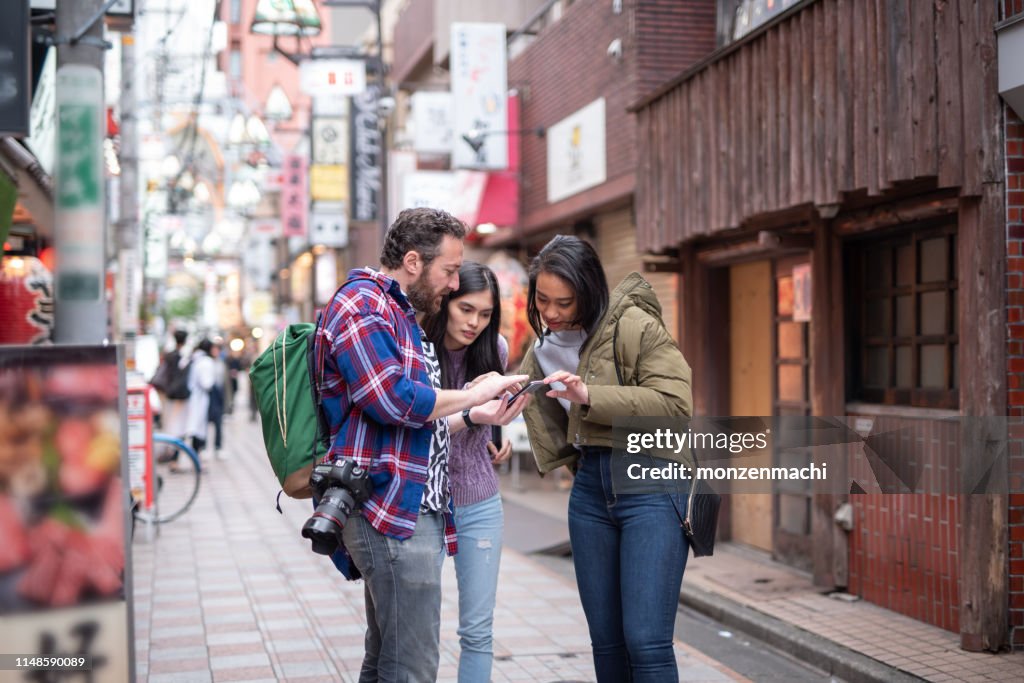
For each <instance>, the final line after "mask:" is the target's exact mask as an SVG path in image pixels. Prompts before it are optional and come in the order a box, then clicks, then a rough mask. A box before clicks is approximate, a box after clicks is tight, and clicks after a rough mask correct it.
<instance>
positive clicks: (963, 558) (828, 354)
mask: <svg viewBox="0 0 1024 683" xmlns="http://www.w3.org/2000/svg"><path fill="white" fill-rule="evenodd" d="M1004 11H1005V10H1004V9H1003V2H1002V0H998V1H997V0H934V1H933V0H926V1H920V0H805V1H804V2H801V3H798V4H797V5H795V6H794V7H792V8H790V9H789V10H787V11H786V12H784V13H783V14H781V15H779V16H778V17H776V18H775V19H774V20H773V21H771V22H770V23H768V24H765V25H764V26H762V27H760V28H758V29H757V30H755V31H753V32H751V33H749V34H747V35H746V36H744V37H743V38H741V39H739V40H737V41H735V42H734V43H732V44H730V45H727V46H725V47H723V48H720V49H718V50H717V51H715V52H714V53H712V54H710V55H708V56H707V58H706V59H704V60H703V61H702V62H700V63H698V64H697V65H696V66H694V67H693V68H690V69H688V70H687V71H685V72H683V73H681V74H680V75H679V76H678V77H676V78H675V79H673V80H672V81H669V82H667V83H666V84H665V85H663V86H661V87H659V88H658V89H656V90H655V91H653V92H652V93H651V94H650V95H648V96H646V97H644V98H643V99H641V100H639V101H638V102H637V103H636V104H635V105H634V106H633V107H632V109H633V110H634V111H635V112H636V113H637V122H638V131H639V133H638V154H637V156H638V165H637V172H636V189H635V202H636V204H635V206H636V226H637V241H638V249H639V250H640V251H646V252H648V253H651V254H660V255H668V256H670V257H673V258H674V260H675V262H676V263H678V271H679V272H680V273H681V278H680V280H681V285H680V287H681V294H680V302H681V303H680V320H681V326H680V339H681V340H682V345H683V347H684V352H685V354H686V356H687V358H688V360H689V361H690V363H691V365H692V366H693V368H694V369H695V373H694V389H695V407H696V411H697V413H698V414H702V415H728V414H734V415H738V414H747V415H769V414H771V415H794V414H796V415H800V414H804V415H824V416H842V415H849V416H858V417H860V418H861V419H862V420H865V421H866V423H867V424H869V425H873V429H874V430H875V431H878V430H884V429H888V428H892V427H898V426H899V425H900V424H901V421H906V420H914V419H919V418H921V417H936V418H941V417H945V416H979V415H986V416H989V415H992V416H1003V415H1007V414H1008V412H1007V398H1008V376H1007V370H1008V367H1007V355H1008V348H1009V349H1010V350H1011V352H1012V350H1013V347H1012V346H1011V347H1008V338H1009V337H1008V324H1007V315H1008V313H1007V311H1008V308H1007V294H1006V293H1007V264H1008V261H1007V254H1008V250H1009V251H1010V252H1012V251H1014V250H1015V249H1016V250H1017V253H1018V255H1019V252H1020V247H1021V245H1020V244H1019V242H1018V243H1017V244H1016V246H1014V245H1013V244H1012V242H1013V240H1008V232H1007V219H1008V213H1007V192H1008V190H1007V163H1006V162H1007V157H1008V150H1011V149H1012V148H1011V147H1010V146H1009V145H1010V142H1009V138H1008V131H1010V130H1012V131H1014V132H1019V131H1018V129H1016V128H1009V127H1008V126H1012V125H1016V124H1015V123H1006V121H1007V120H1008V119H1007V114H1005V113H1004V106H1003V104H1002V102H1001V101H1000V99H999V96H998V91H997V86H996V68H997V58H996V49H995V32H994V26H995V24H996V22H997V21H999V20H1000V19H1001V18H1003V17H1002V14H1003V13H1004ZM1011 117H1012V115H1011ZM1017 151H1018V153H1019V150H1017ZM1009 156H1012V154H1010V155H1009ZM1012 182H1013V183H1015V185H1014V187H1018V186H1017V185H1016V183H1017V182H1018V181H1017V180H1014V181H1012ZM1022 204H1024V202H1022ZM1018 219H1019V214H1018ZM1022 230H1024V229H1022ZM1022 236H1024V235H1022ZM1008 245H1009V246H1008ZM1016 260H1018V261H1019V260H1020V259H1019V258H1018V259H1016ZM663 262H664V261H662V263H663ZM1011 266H1012V262H1011ZM808 274H809V278H808ZM808 282H809V283H810V302H811V304H812V305H811V307H810V310H811V314H810V316H809V320H808V319H807V318H808V316H807V315H806V306H805V307H803V309H802V310H799V311H797V310H794V308H793V301H794V297H793V295H792V292H793V288H794V285H796V286H798V287H799V286H800V285H806V284H807V283H808ZM1022 298H1024V295H1022ZM1012 315H1015V314H1012ZM1018 322H1020V321H1018ZM1021 336H1024V334H1022V335H1021ZM1022 351H1024V349H1022ZM1022 355H1024V354H1022ZM1015 381H1016V380H1014V379H1013V378H1012V377H1011V379H1010V384H1011V385H1012V384H1013V383H1014V382H1015ZM1022 403H1024V401H1022ZM964 438H966V435H963V434H960V433H958V432H957V431H956V430H955V429H954V430H945V431H942V432H941V433H938V432H937V433H935V434H934V435H930V439H931V443H932V447H933V448H934V449H935V452H936V453H944V454H955V453H958V452H959V451H960V449H961V447H962V443H963V442H962V440H963V439H964ZM1011 445H1013V444H1011ZM1019 460H1020V450H1019V447H1016V449H1015V450H1011V458H1010V460H1009V463H1010V464H1009V470H1010V471H1007V472H999V473H996V474H997V475H998V476H1006V477H1008V478H1009V481H1010V491H1011V492H1012V491H1013V490H1014V487H1016V488H1017V489H1018V490H1019V489H1020V488H1021V482H1020V479H1021V477H1020V474H1019V472H1020V469H1021V468H1020V464H1021V463H1020V462H1019ZM948 476H952V473H950V474H949V475H948ZM943 488H945V489H948V488H949V487H948V486H946V487H943ZM731 498H732V500H731V501H730V505H729V506H728V510H727V511H726V514H725V516H724V517H723V524H722V531H723V533H724V534H725V535H726V536H727V537H731V538H733V539H734V540H740V541H743V542H745V543H748V544H750V545H753V546H755V547H760V548H763V549H765V550H768V551H770V552H771V553H772V554H773V555H774V556H775V557H776V558H777V559H779V560H781V561H784V562H787V563H789V564H792V565H795V566H799V567H802V568H805V569H807V570H808V571H811V572H812V573H813V575H814V578H815V581H816V582H817V583H818V584H820V585H822V586H826V587H844V588H846V589H847V590H848V591H849V592H851V593H854V594H857V595H859V596H861V597H863V598H864V599H867V600H870V601H872V602H874V603H877V604H879V605H882V606H885V607H887V608H890V609H893V610H896V611H898V612H901V613H904V614H907V615H909V616H912V617H914V618H917V619H920V620H922V621H926V622H928V623H931V624H935V625H938V626H940V627H943V628H946V629H948V630H951V631H954V632H959V633H960V634H961V643H962V646H963V647H964V648H966V649H970V650H994V649H998V648H1000V647H1002V646H1004V645H1006V644H1007V643H1008V642H1011V643H1014V644H1016V645H1022V644H1024V642H1021V641H1022V640H1024V633H1022V631H1024V629H1022V628H1021V627H1024V566H1022V565H1024V559H1019V560H1018V561H1016V562H1014V561H1013V560H1014V559H1015V558H1014V557H1013V555H1021V550H1022V549H1024V543H1017V540H1016V539H1011V537H1010V529H1011V527H1013V528H1015V525H1016V522H1017V521H1024V519H1022V516H1024V505H1022V504H1024V500H1022V499H1021V498H1020V497H1019V496H1014V495H1012V493H1011V495H986V496H980V495H979V496H960V495H945V494H944V495H938V494H936V495H924V494H915V495H905V496H897V495H881V494H877V495H875V494H870V495H834V494H832V493H828V494H826V493H821V492H820V491H818V490H815V489H814V488H812V487H810V486H808V487H805V488H802V489H801V488H799V487H798V488H788V489H778V490H776V491H774V492H773V493H772V494H765V495H764V496H761V497H756V496H734V497H731ZM844 504H848V505H849V506H852V509H853V528H852V530H851V531H844V530H843V529H842V528H840V526H839V525H838V524H837V523H836V521H835V520H834V514H835V512H836V511H837V510H838V509H840V508H841V507H842V506H843V505H844ZM1018 507H1021V508H1022V509H1021V510H1020V511H1017V508H1018ZM1022 527H1024V525H1022ZM1022 531H1024V528H1022ZM1016 533H1017V532H1016V531H1014V534H1016ZM1019 540H1022V541H1024V538H1021V539H1019ZM1018 546H1019V547H1018ZM1021 558H1024V555H1021ZM1018 593H1020V595H1019V597H1018ZM1018 603H1020V604H1018ZM1018 622H1019V623H1018Z"/></svg>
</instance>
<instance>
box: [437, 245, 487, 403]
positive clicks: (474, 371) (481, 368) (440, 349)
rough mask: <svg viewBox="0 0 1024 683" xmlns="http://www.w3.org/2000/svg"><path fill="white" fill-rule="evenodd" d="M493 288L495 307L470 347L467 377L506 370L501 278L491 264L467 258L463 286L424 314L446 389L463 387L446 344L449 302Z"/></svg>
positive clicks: (468, 378)
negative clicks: (500, 339)
mask: <svg viewBox="0 0 1024 683" xmlns="http://www.w3.org/2000/svg"><path fill="white" fill-rule="evenodd" d="M484 291H489V292H490V293H491V297H492V299H493V301H494V310H493V311H492V312H491V320H490V321H489V322H488V323H487V327H485V328H484V330H483V332H481V333H480V336H478V337H477V338H476V339H474V340H473V343H472V344H470V346H469V348H468V349H467V350H466V379H467V380H470V379H473V378H474V377H478V376H480V375H482V374H484V373H487V372H492V371H493V372H504V371H505V369H504V368H503V367H501V356H499V355H498V330H499V329H501V294H500V292H499V291H498V279H497V278H496V277H495V276H494V272H493V271H492V270H491V269H490V268H488V267H487V266H485V265H483V264H480V263H475V262H474V261H464V262H463V263H462V267H461V268H459V288H458V289H457V290H455V291H454V292H452V293H451V294H447V295H445V297H444V299H443V300H442V301H441V309H440V310H439V311H438V312H437V313H432V314H430V315H428V316H426V317H424V318H423V331H424V332H425V333H426V335H427V339H428V340H429V341H430V342H432V343H433V344H434V349H435V350H436V351H437V358H438V360H439V361H440V363H441V385H442V386H443V387H444V388H445V389H461V388H462V387H457V386H454V382H455V378H454V376H453V375H454V373H453V371H452V363H451V360H450V359H449V358H448V351H447V350H446V349H445V348H444V335H445V332H447V331H448V304H449V303H451V302H452V301H456V300H458V299H461V298H462V297H464V296H466V295H467V294H473V293H475V292H484Z"/></svg>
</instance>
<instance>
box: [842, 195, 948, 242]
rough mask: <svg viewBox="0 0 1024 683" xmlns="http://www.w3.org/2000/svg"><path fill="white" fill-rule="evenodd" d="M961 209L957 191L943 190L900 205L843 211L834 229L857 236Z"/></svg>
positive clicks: (946, 214)
mask: <svg viewBox="0 0 1024 683" xmlns="http://www.w3.org/2000/svg"><path fill="white" fill-rule="evenodd" d="M958 209H959V202H958V199H957V197H956V196H955V194H953V193H943V194H941V195H939V196H934V195H933V196H931V197H929V198H927V199H924V200H920V199H919V200H913V201H909V202H901V203H899V204H884V205H882V206H876V207H872V208H870V209H864V210H861V211H854V212H852V213H848V214H844V215H841V216H839V217H838V218H836V220H835V222H834V223H833V225H834V228H835V231H836V232H837V233H838V234H840V235H843V236H847V235H855V234H858V233H862V232H869V231H871V230H878V229H879V228H889V227H894V226H897V225H906V224H907V223H915V222H918V221H924V220H928V219H930V218H938V217H940V216H949V215H951V214H954V213H956V212H957V210H958Z"/></svg>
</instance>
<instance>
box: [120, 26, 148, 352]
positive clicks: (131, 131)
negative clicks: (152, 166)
mask: <svg viewBox="0 0 1024 683" xmlns="http://www.w3.org/2000/svg"><path fill="white" fill-rule="evenodd" d="M138 145H139V143H138V133H137V129H136V93H135V36H133V35H132V34H131V33H124V34H122V35H121V155H120V163H121V193H120V194H121V207H120V221H119V222H118V226H117V238H118V239H117V243H118V247H119V249H120V254H119V255H118V256H119V261H120V263H119V268H118V272H119V273H120V277H121V286H120V287H119V288H118V301H119V303H120V311H119V316H118V317H119V321H118V322H119V325H120V328H121V329H120V332H121V335H122V338H123V339H124V341H125V343H126V347H127V348H126V353H125V357H126V358H127V361H128V365H129V367H131V366H132V365H133V364H134V361H135V349H134V345H135V344H134V340H135V336H136V335H137V334H138V331H139V300H140V296H141V294H142V291H141V290H142V287H141V285H142V258H141V250H140V247H139V225H138V217H139V205H138V204H139V180H138V163H139V146H138Z"/></svg>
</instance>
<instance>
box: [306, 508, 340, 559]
mask: <svg viewBox="0 0 1024 683" xmlns="http://www.w3.org/2000/svg"><path fill="white" fill-rule="evenodd" d="M336 527H337V524H335V523H334V522H333V521H331V520H329V519H327V518H326V517H319V516H317V515H315V514H314V515H313V516H312V517H310V518H309V519H308V520H307V521H306V523H305V524H303V525H302V537H303V538H308V539H309V540H310V541H312V543H313V552H314V553H316V554H318V555H332V554H333V553H334V551H335V550H337V549H338V537H337V536H336V535H335V533H334V529H335V528H336Z"/></svg>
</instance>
